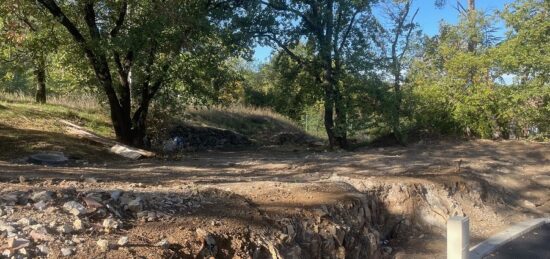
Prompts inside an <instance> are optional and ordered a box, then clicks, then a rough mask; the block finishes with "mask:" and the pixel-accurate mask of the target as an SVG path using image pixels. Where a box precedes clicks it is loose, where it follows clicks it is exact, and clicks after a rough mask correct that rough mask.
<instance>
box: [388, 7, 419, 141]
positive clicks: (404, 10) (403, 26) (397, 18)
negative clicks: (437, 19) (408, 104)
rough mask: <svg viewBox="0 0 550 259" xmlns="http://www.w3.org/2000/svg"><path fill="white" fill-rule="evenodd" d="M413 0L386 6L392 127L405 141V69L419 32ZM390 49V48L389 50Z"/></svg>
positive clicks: (400, 138)
mask: <svg viewBox="0 0 550 259" xmlns="http://www.w3.org/2000/svg"><path fill="white" fill-rule="evenodd" d="M412 2H413V1H412V0H406V1H399V0H393V1H390V2H389V3H387V5H386V6H385V11H386V14H387V16H388V18H389V27H388V28H387V29H386V33H385V36H386V37H385V38H386V42H387V43H386V45H387V49H386V48H385V51H384V52H386V53H385V56H386V57H387V58H388V60H389V71H390V74H391V76H392V81H393V82H392V86H393V93H394V102H393V109H392V112H391V115H390V117H391V118H390V120H391V128H392V131H393V134H394V136H395V138H396V139H397V140H398V141H400V142H403V141H404V139H403V136H402V134H401V129H400V116H401V103H402V91H401V86H402V82H403V70H404V69H406V65H407V64H405V63H406V59H407V58H408V57H407V56H406V54H408V53H409V52H410V51H411V49H410V48H411V40H412V37H414V36H415V35H414V32H415V30H416V32H419V31H418V30H417V29H418V26H417V25H416V24H415V22H414V19H415V18H416V15H417V14H418V11H419V9H416V10H415V11H412V10H411V7H412ZM388 49H389V50H388Z"/></svg>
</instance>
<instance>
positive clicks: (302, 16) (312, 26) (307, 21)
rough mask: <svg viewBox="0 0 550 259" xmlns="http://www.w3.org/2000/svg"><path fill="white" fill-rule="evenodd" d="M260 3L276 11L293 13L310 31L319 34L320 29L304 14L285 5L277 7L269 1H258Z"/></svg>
mask: <svg viewBox="0 0 550 259" xmlns="http://www.w3.org/2000/svg"><path fill="white" fill-rule="evenodd" d="M260 3H262V4H264V5H266V6H269V7H271V8H273V9H275V10H277V11H286V12H290V13H293V14H295V15H297V16H299V17H301V18H302V20H304V22H305V23H306V24H307V25H308V26H309V27H311V29H312V30H313V31H315V32H317V33H319V32H320V28H319V27H318V26H317V25H316V24H315V23H313V21H311V19H310V18H309V17H307V15H305V14H304V13H302V12H300V11H298V10H296V9H292V8H290V7H288V6H286V5H277V4H274V3H272V2H270V1H260Z"/></svg>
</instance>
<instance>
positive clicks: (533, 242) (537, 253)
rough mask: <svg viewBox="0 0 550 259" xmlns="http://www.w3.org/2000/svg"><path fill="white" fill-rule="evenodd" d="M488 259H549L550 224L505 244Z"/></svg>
mask: <svg viewBox="0 0 550 259" xmlns="http://www.w3.org/2000/svg"><path fill="white" fill-rule="evenodd" d="M485 258H489V259H550V224H545V225H543V226H541V227H539V228H536V229H534V230H532V231H531V232H529V233H527V234H525V235H523V236H521V237H519V238H517V239H515V240H514V241H512V242H510V243H507V244H506V245H504V246H503V247H501V248H499V249H498V250H497V251H495V252H493V253H492V254H491V255H489V256H486V257H485Z"/></svg>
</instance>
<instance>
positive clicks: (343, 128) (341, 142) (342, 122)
mask: <svg viewBox="0 0 550 259" xmlns="http://www.w3.org/2000/svg"><path fill="white" fill-rule="evenodd" d="M334 83H335V85H334V88H333V91H334V108H335V109H334V110H335V115H336V119H335V123H334V124H335V131H334V133H335V134H334V135H335V136H334V139H335V141H336V144H337V145H338V146H339V147H340V148H344V149H346V148H348V138H347V118H346V117H347V116H346V112H347V111H346V107H345V103H344V99H343V98H342V94H341V93H340V89H339V88H338V83H337V82H334Z"/></svg>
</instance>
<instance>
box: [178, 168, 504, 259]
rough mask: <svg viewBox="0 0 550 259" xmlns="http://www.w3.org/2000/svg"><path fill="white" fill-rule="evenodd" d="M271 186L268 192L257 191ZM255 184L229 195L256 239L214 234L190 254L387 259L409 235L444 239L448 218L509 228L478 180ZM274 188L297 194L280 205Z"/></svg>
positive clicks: (478, 233) (500, 205) (476, 231)
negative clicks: (254, 215) (252, 223)
mask: <svg viewBox="0 0 550 259" xmlns="http://www.w3.org/2000/svg"><path fill="white" fill-rule="evenodd" d="M270 184H273V185H274V186H273V188H267V190H263V189H265V188H266V186H269V185H270ZM260 185H261V186H262V187H257V188H254V187H252V188H250V187H246V186H241V187H240V188H239V190H237V191H236V192H237V193H242V194H243V195H242V196H241V195H236V196H234V198H235V197H239V198H242V199H243V202H244V203H246V204H250V206H251V209H254V210H257V211H258V214H259V215H261V224H259V226H256V227H252V228H250V227H249V228H248V229H247V230H249V231H251V232H253V233H254V234H245V235H243V236H247V237H248V238H246V239H244V240H239V241H236V238H235V236H230V237H228V238H224V237H223V235H221V236H220V235H215V238H214V239H210V241H209V239H208V238H207V239H204V242H202V243H201V244H200V245H201V249H195V250H202V251H203V252H204V248H205V247H211V248H212V249H210V250H209V252H208V254H209V255H213V256H216V257H217V258H218V257H226V258H231V257H233V256H234V255H239V256H241V257H252V258H391V257H393V256H394V255H395V248H396V247H399V246H401V245H402V244H403V243H406V242H407V241H408V239H410V238H411V237H414V236H415V235H420V234H422V235H423V234H427V235H437V236H440V237H442V236H443V235H444V233H445V224H446V221H447V219H448V217H450V216H453V215H467V216H469V217H470V218H471V221H472V222H475V223H478V222H484V223H483V227H481V226H478V227H475V226H473V227H472V232H473V235H474V237H478V238H483V237H485V236H487V235H488V234H489V233H491V232H494V231H495V229H498V228H499V227H500V226H502V225H506V224H507V219H506V215H507V214H499V213H497V212H498V211H503V210H504V209H506V208H507V206H506V205H505V204H506V201H504V200H503V199H502V197H503V196H502V195H501V194H500V193H499V191H498V192H497V190H496V189H493V188H491V187H490V186H488V185H487V183H485V182H480V181H463V180H461V179H460V178H456V179H455V180H454V181H445V182H437V181H417V182H411V181H406V180H405V181H404V182H403V183H392V182H386V181H372V180H357V179H349V178H342V177H333V178H331V179H329V180H327V181H323V182H319V183H315V184H307V185H304V184H290V183H262V184H260ZM230 189H233V188H230ZM278 189H284V190H290V192H292V193H294V195H297V196H300V195H301V196H303V197H302V198H297V197H293V198H290V200H289V199H287V200H286V203H285V205H284V206H279V205H273V203H274V204H280V203H281V200H285V199H284V198H280V197H278V195H277V193H278V192H279V191H278ZM300 190H301V191H300ZM262 194H266V195H271V196H272V197H273V198H272V199H271V200H270V202H265V201H261V200H265V199H263V198H262V197H264V196H263V195H262ZM328 194H330V195H328ZM246 196H249V198H244V197H246ZM283 196H284V195H283ZM287 198H288V197H287ZM237 199H238V198H237ZM255 200H260V202H258V203H256V202H255ZM237 239H238V238H237ZM220 244H231V247H224V246H223V245H220ZM236 244H238V245H236ZM239 244H240V245H239ZM244 244H246V245H244ZM223 251H229V252H228V253H224V252H223ZM230 251H233V252H230ZM435 252H438V251H435ZM439 252H443V251H439ZM189 255H191V254H189Z"/></svg>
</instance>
